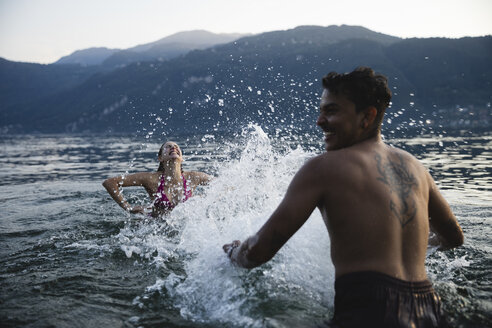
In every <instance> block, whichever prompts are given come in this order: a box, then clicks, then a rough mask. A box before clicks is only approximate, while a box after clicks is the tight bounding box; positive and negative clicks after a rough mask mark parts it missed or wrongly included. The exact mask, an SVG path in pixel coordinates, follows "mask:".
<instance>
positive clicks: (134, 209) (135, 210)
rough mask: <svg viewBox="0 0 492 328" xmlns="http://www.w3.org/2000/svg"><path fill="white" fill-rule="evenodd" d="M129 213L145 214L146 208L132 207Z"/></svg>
mask: <svg viewBox="0 0 492 328" xmlns="http://www.w3.org/2000/svg"><path fill="white" fill-rule="evenodd" d="M128 211H129V212H130V213H132V214H145V208H144V207H143V206H140V205H137V206H132V207H130V209H129V210H128Z"/></svg>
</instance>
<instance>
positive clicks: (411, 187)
mask: <svg viewBox="0 0 492 328" xmlns="http://www.w3.org/2000/svg"><path fill="white" fill-rule="evenodd" d="M314 161H319V162H320V163H319V165H320V170H319V171H318V172H321V173H320V176H319V180H318V181H319V183H320V184H321V185H322V186H324V190H323V196H322V201H321V203H320V204H319V205H318V208H319V209H320V211H321V214H322V216H323V219H324V221H325V223H326V226H327V227H328V231H329V233H330V239H331V257H332V261H333V263H334V265H335V268H336V276H337V277H338V276H341V275H344V274H346V273H349V272H356V271H378V272H382V273H386V274H388V275H390V276H393V277H396V278H399V279H403V280H407V281H420V280H424V279H426V278H427V275H426V272H425V266H424V259H425V254H426V249H427V236H428V234H429V224H428V222H429V219H428V214H427V206H426V205H425V204H427V202H428V198H429V181H428V178H427V175H428V173H427V171H426V170H425V168H424V167H423V166H422V165H421V164H420V163H419V162H418V161H417V160H415V159H414V158H413V156H411V155H410V154H408V153H406V152H404V151H402V150H399V149H396V148H392V147H389V146H388V145H386V144H384V143H383V142H382V141H381V140H379V139H377V140H373V139H371V140H367V141H365V142H362V143H359V144H356V145H354V146H352V147H348V148H343V149H340V150H336V151H331V152H327V153H325V154H323V155H321V156H319V157H318V158H316V159H315V160H314ZM311 172H312V171H311ZM335 186H336V187H335Z"/></svg>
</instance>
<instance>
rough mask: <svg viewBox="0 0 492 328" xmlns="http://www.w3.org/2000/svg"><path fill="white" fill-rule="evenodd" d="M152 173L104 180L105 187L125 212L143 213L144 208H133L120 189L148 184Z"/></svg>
mask: <svg viewBox="0 0 492 328" xmlns="http://www.w3.org/2000/svg"><path fill="white" fill-rule="evenodd" d="M150 174H151V173H147V172H145V173H135V174H130V175H126V176H122V175H121V176H117V177H112V178H109V179H106V180H104V182H103V186H104V188H106V190H107V191H108V193H109V195H110V196H111V197H112V198H113V199H114V201H115V202H116V203H117V204H118V205H120V206H121V208H123V209H124V210H125V211H128V212H130V213H143V212H144V208H143V207H142V206H131V205H130V203H128V201H127V200H126V199H125V197H124V196H123V193H122V192H121V189H120V187H135V186H143V187H145V186H146V185H147V184H148V180H149V175H150Z"/></svg>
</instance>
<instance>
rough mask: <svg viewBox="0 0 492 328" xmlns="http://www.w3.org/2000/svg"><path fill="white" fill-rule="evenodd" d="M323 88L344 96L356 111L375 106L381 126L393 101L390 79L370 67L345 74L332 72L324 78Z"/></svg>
mask: <svg viewBox="0 0 492 328" xmlns="http://www.w3.org/2000/svg"><path fill="white" fill-rule="evenodd" d="M323 87H324V88H325V89H328V91H329V92H330V93H332V94H334V95H343V96H345V97H346V98H347V99H348V100H350V101H351V102H353V103H354V104H355V110H356V111H357V112H360V111H362V110H364V109H366V108H368V107H370V106H374V107H375V108H376V109H377V111H378V114H377V116H376V122H377V124H378V126H380V125H381V122H382V120H383V116H384V112H385V110H386V108H387V107H388V106H389V104H390V101H391V91H390V89H389V88H388V79H387V78H386V77H385V76H384V75H381V74H376V73H375V72H374V70H372V69H371V68H369V67H363V66H361V67H358V68H356V69H355V70H354V71H352V72H350V73H345V74H338V73H336V72H331V73H329V74H328V75H326V76H325V77H323Z"/></svg>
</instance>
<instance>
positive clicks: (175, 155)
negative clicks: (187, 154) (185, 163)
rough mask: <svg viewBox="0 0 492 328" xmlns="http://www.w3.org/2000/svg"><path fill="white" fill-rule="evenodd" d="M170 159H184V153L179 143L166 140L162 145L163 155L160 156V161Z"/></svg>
mask: <svg viewBox="0 0 492 328" xmlns="http://www.w3.org/2000/svg"><path fill="white" fill-rule="evenodd" d="M170 159H179V160H181V161H182V160H183V154H182V153H181V149H180V148H179V146H178V144H177V143H175V142H172V141H168V142H166V143H165V144H164V145H162V147H161V155H160V156H159V160H160V161H167V160H170Z"/></svg>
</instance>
